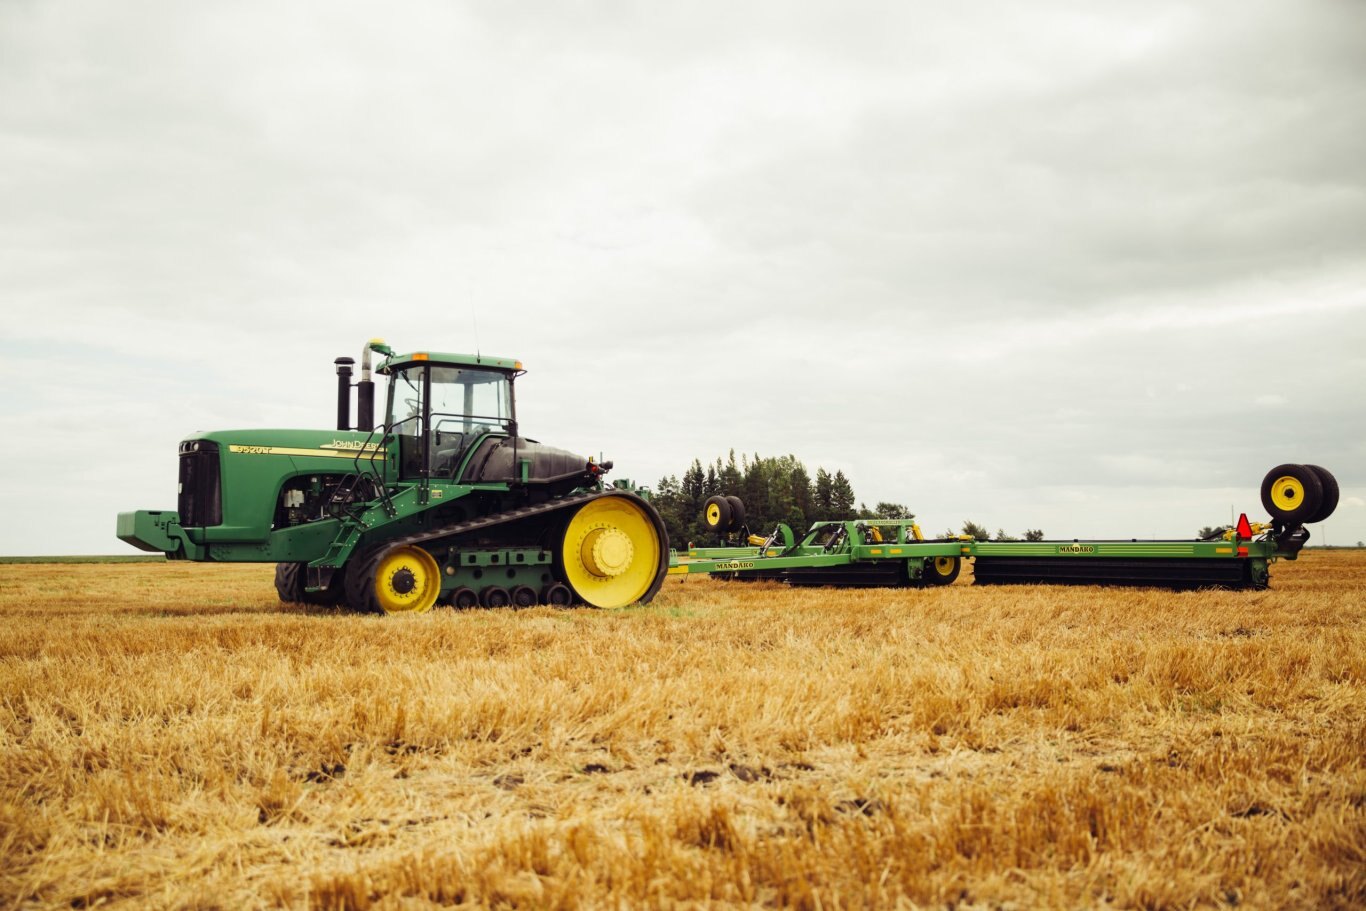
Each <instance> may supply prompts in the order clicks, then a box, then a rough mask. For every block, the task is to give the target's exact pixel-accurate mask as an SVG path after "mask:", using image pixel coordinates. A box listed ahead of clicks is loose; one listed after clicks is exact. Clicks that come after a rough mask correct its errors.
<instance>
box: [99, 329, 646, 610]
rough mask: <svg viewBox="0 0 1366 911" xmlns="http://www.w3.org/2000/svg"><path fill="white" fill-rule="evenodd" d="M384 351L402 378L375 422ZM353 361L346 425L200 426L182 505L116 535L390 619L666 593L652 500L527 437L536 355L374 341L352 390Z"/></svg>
mask: <svg viewBox="0 0 1366 911" xmlns="http://www.w3.org/2000/svg"><path fill="white" fill-rule="evenodd" d="M372 354H376V355H379V356H380V358H381V359H380V360H379V362H378V363H377V364H375V366H374V372H376V373H379V374H380V375H382V376H385V377H387V378H388V395H387V405H386V408H385V417H384V420H383V421H382V422H380V423H379V424H378V425H376V424H375V421H374V402H375V381H374V380H373V378H372V369H371V356H372ZM354 363H355V361H354V360H353V359H352V358H349V357H343V358H337V360H336V367H337V430H336V431H335V432H334V431H330V430H329V431H317V430H223V431H215V432H212V433H198V434H195V435H194V436H192V437H190V438H188V439H185V440H183V441H182V442H181V443H180V492H179V502H178V508H177V510H176V511H175V512H169V511H164V512H163V511H152V510H142V511H139V512H127V513H121V514H120V515H119V518H118V536H119V537H120V538H121V539H123V540H124V541H126V542H128V543H129V544H132V545H134V546H135V547H139V548H142V549H143V550H148V551H161V552H163V553H165V554H166V555H167V557H169V558H170V559H173V560H200V561H213V562H248V563H275V564H276V569H275V587H276V589H277V590H278V591H279V594H280V597H281V599H283V600H285V601H297V602H311V603H317V604H346V605H349V606H350V607H352V608H355V609H357V610H364V611H376V612H382V613H398V612H422V611H427V610H430V609H431V608H432V607H433V606H434V605H436V604H438V603H448V604H452V605H454V606H456V607H461V608H466V607H473V606H475V605H483V606H486V607H502V606H513V607H530V606H532V605H535V604H548V605H554V606H567V605H570V604H574V603H584V604H588V605H591V606H594V607H620V606H622V605H626V604H631V603H633V602H637V601H641V602H643V601H649V600H650V599H651V598H653V597H654V595H655V593H656V592H658V591H659V587H660V584H661V582H662V581H663V579H664V575H665V572H666V570H667V569H668V561H669V544H668V535H667V533H666V532H665V530H664V523H663V522H662V521H661V519H660V517H659V513H658V512H656V511H655V509H654V507H653V506H651V505H650V503H649V501H648V499H647V496H648V494H647V492H646V491H643V490H638V489H636V488H634V487H633V485H632V484H631V482H629V481H616V482H614V483H612V484H607V483H606V482H605V480H604V475H605V474H606V473H607V471H608V470H609V469H610V468H611V467H612V463H611V462H602V463H598V462H595V461H594V460H593V459H591V458H585V457H583V456H579V455H575V454H574V453H571V452H567V451H565V450H563V449H556V448H554V447H551V446H547V445H545V444H543V443H538V442H536V441H535V440H531V439H527V438H526V437H523V436H522V435H521V433H520V431H519V428H518V426H517V411H516V405H515V401H516V400H515V397H514V385H515V381H516V379H517V377H519V376H521V375H522V374H523V373H524V371H523V370H522V365H521V362H519V361H513V360H507V359H504V358H491V357H480V356H477V355H462V354H442V353H438V352H434V351H433V352H415V353H410V354H396V353H394V351H393V350H392V349H390V348H389V347H388V346H387V345H385V344H384V343H383V342H381V341H379V340H375V341H372V342H370V343H369V344H367V345H366V346H365V348H364V351H363V353H362V356H361V376H360V379H359V382H357V383H355V384H354V387H353V384H352V382H351V377H352V368H353V365H354ZM353 388H355V390H356V409H355V410H356V422H355V426H354V427H351V426H350V413H351V391H352V389H353Z"/></svg>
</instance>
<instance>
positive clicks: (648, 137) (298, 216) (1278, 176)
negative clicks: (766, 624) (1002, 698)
mask: <svg viewBox="0 0 1366 911" xmlns="http://www.w3.org/2000/svg"><path fill="white" fill-rule="evenodd" d="M0 312H2V313H3V315H4V318H3V321H0V339H3V340H4V342H5V348H6V356H5V357H4V358H0V382H3V384H4V388H7V389H9V390H10V393H9V394H8V395H6V396H2V397H0V422H3V425H4V426H6V427H8V428H9V431H10V438H9V444H8V445H7V446H5V447H3V449H0V498H3V502H4V503H5V504H6V510H7V513H8V515H9V517H10V521H8V522H6V523H4V525H3V527H0V554H66V553H132V552H133V551H132V550H131V548H129V547H127V546H126V545H124V544H122V543H121V542H119V541H118V540H117V539H116V538H115V536H114V526H115V516H116V514H117V513H118V512H119V511H122V510H131V509H138V508H151V509H155V508H164V509H174V507H175V492H176V444H177V442H178V441H179V440H180V439H181V438H182V437H185V436H188V435H190V434H191V433H193V432H195V431H199V430H212V429H226V428H243V427H316V428H320V429H322V428H327V427H330V426H331V422H332V421H333V418H334V414H335V405H334V401H335V400H334V396H335V375H334V373H333V367H332V360H333V358H335V357H337V356H340V355H349V356H352V357H359V355H360V351H361V348H362V346H363V344H364V342H365V341H366V340H367V339H370V338H374V337H382V338H384V339H386V340H387V341H388V342H389V343H390V344H391V345H393V346H394V347H395V348H397V349H399V350H422V349H431V350H445V351H475V350H479V351H481V352H483V353H486V354H495V355H499V356H506V357H515V358H519V359H521V360H522V361H524V362H525V364H526V366H527V369H528V370H529V373H528V374H527V375H526V376H525V377H524V378H523V379H522V380H521V381H519V384H518V395H519V399H518V411H519V417H520V419H521V426H522V429H523V432H524V433H525V434H527V435H528V436H531V437H534V438H536V439H539V440H542V441H544V442H547V443H551V444H554V445H558V446H562V447H564V448H567V449H571V450H574V451H577V452H582V453H591V454H595V455H596V454H599V453H601V454H603V455H604V456H605V457H606V458H608V459H611V460H613V461H614V462H615V465H616V468H615V470H614V473H613V476H615V477H627V478H632V479H634V480H636V481H638V482H643V483H647V484H654V483H655V482H657V481H658V480H659V478H660V477H662V476H664V475H667V474H681V473H682V471H683V470H684V469H685V468H686V467H687V465H688V464H689V463H690V462H691V460H692V459H693V458H694V457H700V458H702V459H703V460H710V459H715V458H716V457H717V456H718V455H723V454H725V453H726V452H728V451H729V450H730V449H732V448H734V449H735V450H736V451H737V453H748V454H754V453H758V454H760V455H764V456H771V455H783V454H793V455H796V456H797V457H798V458H800V459H801V460H803V461H804V462H805V463H806V464H807V466H808V468H809V469H811V470H812V472H813V473H814V471H815V468H816V467H817V466H823V467H825V468H827V469H828V470H830V471H832V472H833V471H835V470H843V471H844V472H845V473H846V474H847V475H848V476H849V478H850V479H851V481H852V482H853V485H854V489H855V492H856V494H857V495H858V497H859V499H860V500H862V501H864V502H866V503H868V504H869V505H870V506H871V505H872V504H874V503H875V502H877V501H880V500H888V501H894V502H899V503H903V504H906V505H908V506H910V508H911V509H912V510H913V511H914V512H915V513H916V514H917V516H918V517H919V518H920V520H921V522H922V524H923V525H924V526H925V527H926V528H927V529H931V530H934V531H940V530H943V529H945V528H947V527H949V526H954V527H957V526H959V525H961V524H962V523H963V521H964V520H968V519H971V520H973V521H976V522H979V523H981V524H983V525H986V526H988V527H989V528H993V529H995V528H1004V529H1006V530H1007V531H1010V532H1012V533H1015V534H1019V533H1021V532H1022V531H1023V530H1024V529H1026V528H1042V529H1043V530H1044V531H1045V532H1047V533H1048V534H1049V535H1050V536H1053V537H1068V538H1070V537H1088V536H1092V537H1135V536H1137V537H1168V536H1171V537H1190V536H1192V535H1193V534H1194V533H1195V531H1196V530H1197V529H1198V528H1199V527H1201V526H1203V525H1215V524H1220V523H1224V522H1227V521H1229V519H1230V513H1231V511H1238V512H1240V511H1247V512H1249V513H1251V514H1252V515H1253V517H1254V518H1258V517H1261V516H1264V513H1263V511H1262V508H1261V506H1260V501H1259V495H1258V490H1259V485H1260V483H1261V479H1262V477H1263V475H1264V474H1265V473H1266V472H1267V470H1269V469H1270V468H1271V467H1272V466H1275V465H1278V464H1281V463H1285V462H1292V463H1303V462H1311V463H1315V464H1318V465H1322V466H1324V467H1327V468H1329V469H1330V470H1331V471H1332V472H1333V473H1334V474H1335V475H1336V476H1337V478H1338V481H1339V483H1340V485H1341V487H1342V503H1341V505H1340V506H1339V508H1338V511H1337V513H1336V514H1335V515H1334V516H1333V517H1332V518H1330V519H1329V520H1328V521H1327V522H1325V523H1322V524H1321V525H1318V526H1313V527H1311V531H1312V533H1313V535H1314V538H1313V540H1312V541H1311V543H1324V542H1326V543H1329V544H1343V543H1354V542H1356V541H1358V540H1362V539H1366V7H1363V6H1362V5H1361V4H1359V3H1350V2H1338V0H1335V2H1315V0H1308V2H1297V3H1293V4H1291V3H1278V2H1256V0H1254V2H1247V0H1211V2H1203V3H1198V4H1186V3H1170V2H1161V0H1158V2H1147V0H1145V2H1120V3H1107V4H1085V3H1075V2H1067V3H1062V2H1041V3H1030V4H1020V3H1010V2H989V3H988V2H966V3H957V4H942V3H911V2H904V3H866V2H839V3H833V2H830V3H810V2H755V3H746V4H736V3H730V2H724V3H723V2H710V0H703V2H693V3H687V4H658V3H639V4H636V3H626V2H557V3H520V4H509V3H500V2H449V0H443V2H397V3H390V4H384V5H383V6H382V7H381V6H377V5H375V4H369V3H358V2H352V0H329V2H325V3H323V2H317V3H292V4H281V3H274V2H240V0H237V2H224V3H213V2H206V3H173V2H160V3H149V2H142V0H127V2H121V3H118V4H108V3H99V2H71V0H42V2H38V0H0Z"/></svg>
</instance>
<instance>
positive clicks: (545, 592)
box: [541, 582, 574, 607]
mask: <svg viewBox="0 0 1366 911" xmlns="http://www.w3.org/2000/svg"><path fill="white" fill-rule="evenodd" d="M541 603H542V604H544V605H546V606H548V607H568V606H569V605H571V604H573V603H574V593H573V592H572V591H570V590H569V586H568V585H565V584H564V583H563V582H552V583H550V584H549V585H547V586H546V587H545V588H543V589H541Z"/></svg>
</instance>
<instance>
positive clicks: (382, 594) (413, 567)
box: [374, 547, 441, 614]
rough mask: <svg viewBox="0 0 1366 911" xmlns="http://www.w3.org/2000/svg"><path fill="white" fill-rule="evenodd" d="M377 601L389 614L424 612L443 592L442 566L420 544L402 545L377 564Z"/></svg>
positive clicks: (429, 608)
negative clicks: (412, 545) (413, 545)
mask: <svg viewBox="0 0 1366 911" xmlns="http://www.w3.org/2000/svg"><path fill="white" fill-rule="evenodd" d="M374 584H375V601H376V602H378V603H379V606H380V610H382V611H384V612H385V613H386V614H403V613H413V614H421V613H425V612H426V611H429V610H431V609H432V605H434V604H436V598H437V596H438V595H440V594H441V568H440V567H439V566H437V565H436V559H435V558H434V557H433V556H432V555H431V554H429V553H427V552H426V551H425V550H423V549H422V548H420V547H399V548H397V549H395V550H394V551H393V552H392V553H388V554H385V555H384V557H383V559H381V560H380V561H379V566H378V567H376V568H375V583H374Z"/></svg>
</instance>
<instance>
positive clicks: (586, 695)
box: [0, 551, 1366, 909]
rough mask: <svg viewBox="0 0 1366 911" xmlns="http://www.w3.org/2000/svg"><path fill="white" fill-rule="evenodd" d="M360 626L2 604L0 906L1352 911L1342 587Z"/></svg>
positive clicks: (1356, 729) (202, 569)
mask: <svg viewBox="0 0 1366 911" xmlns="http://www.w3.org/2000/svg"><path fill="white" fill-rule="evenodd" d="M967 581H968V580H967V579H964V580H960V583H959V584H957V585H954V586H951V587H949V588H946V589H937V590H926V591H915V590H906V591H889V590H874V591H864V592H858V591H832V590H793V589H787V588H784V587H782V586H780V585H775V584H772V583H763V584H748V585H747V584H738V583H732V584H726V583H722V582H715V581H710V580H706V579H697V578H694V579H690V580H688V581H686V582H681V581H679V580H676V579H673V580H670V581H669V582H668V583H667V584H666V586H665V588H664V590H663V592H662V593H661V595H660V596H659V597H658V598H657V599H656V600H655V601H654V603H652V604H650V605H648V606H646V607H638V608H629V609H625V610H619V611H594V610H585V609H578V610H571V611H554V610H551V609H547V608H538V609H533V610H528V611H522V612H513V611H507V610H503V611H470V612H463V613H461V612H454V611H451V610H438V611H437V612H434V613H432V614H429V615H426V616H419V617H394V618H382V617H360V616H352V615H348V614H338V613H332V612H327V611H319V610H317V609H312V610H310V609H305V608H303V607H299V606H292V605H281V604H279V603H278V602H277V601H276V599H275V594H274V591H273V589H272V587H271V570H270V568H269V567H260V566H211V565H185V564H174V563H173V564H124V565H89V564H87V565H14V566H6V567H4V568H3V575H0V907H16V908H26V907H63V908H71V907H75V908H81V907H92V906H96V905H100V906H105V907H198V908H244V907H260V906H266V907H272V906H287V907H320V908H359V909H364V908H400V907H402V908H410V907H422V906H425V905H427V904H429V903H440V904H457V903H462V902H465V903H471V904H477V905H493V906H505V907H536V908H542V907H546V908H554V907H580V906H583V907H641V906H666V907H696V906H722V905H725V906H731V905H741V906H745V905H754V906H793V907H806V908H850V907H869V906H883V907H897V906H905V907H921V906H925V907H930V906H932V907H939V908H943V907H946V906H947V907H971V908H1010V907H1098V906H1099V907H1111V906H1112V907H1119V908H1189V907H1232V906H1248V907H1274V908H1348V907H1361V906H1362V905H1363V904H1366V759H1363V757H1364V756H1366V627H1364V625H1363V620H1366V553H1363V552H1360V551H1357V552H1311V553H1309V554H1307V555H1306V556H1305V557H1303V558H1302V559H1301V560H1300V561H1298V562H1297V563H1293V564H1285V563H1282V564H1278V565H1277V566H1276V567H1275V568H1274V569H1273V576H1272V584H1273V590H1271V591H1266V592H1242V593H1223V592H1197V593H1186V594H1173V593H1169V592H1162V591H1153V590H1101V589H1095V588H1076V589H1067V588H1053V587H1037V588H1033V587H1030V588H1000V589H981V588H973V587H971V586H970V585H968V584H965V583H966V582H967Z"/></svg>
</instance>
